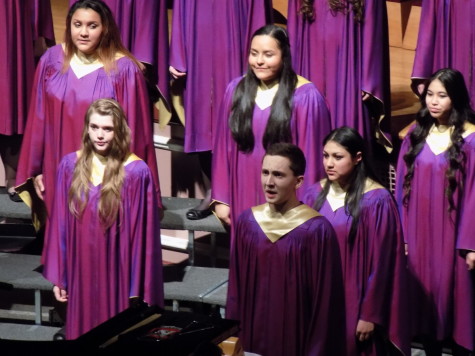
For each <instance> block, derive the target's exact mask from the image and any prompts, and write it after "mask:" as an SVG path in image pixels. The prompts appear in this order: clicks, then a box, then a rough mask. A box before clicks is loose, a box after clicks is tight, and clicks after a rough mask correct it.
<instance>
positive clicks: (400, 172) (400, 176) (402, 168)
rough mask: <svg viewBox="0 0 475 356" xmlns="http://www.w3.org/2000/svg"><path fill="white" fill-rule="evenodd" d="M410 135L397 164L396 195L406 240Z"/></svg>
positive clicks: (403, 145)
mask: <svg viewBox="0 0 475 356" xmlns="http://www.w3.org/2000/svg"><path fill="white" fill-rule="evenodd" d="M409 135H410V132H409V133H408V134H407V136H406V138H405V139H404V140H403V142H402V145H401V149H400V151H399V157H398V161H397V166H396V191H395V197H396V202H397V205H398V209H399V215H400V217H401V223H402V229H403V235H404V241H405V242H407V237H406V234H407V232H406V213H407V209H406V208H405V207H404V204H403V201H404V194H405V193H404V188H403V185H404V177H405V176H406V172H407V168H406V162H404V155H405V154H406V153H407V151H408V149H409V145H410V141H409Z"/></svg>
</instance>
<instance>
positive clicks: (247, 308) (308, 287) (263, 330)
mask: <svg viewBox="0 0 475 356" xmlns="http://www.w3.org/2000/svg"><path fill="white" fill-rule="evenodd" d="M236 236H237V238H236V239H235V240H234V242H233V247H232V249H231V251H232V254H231V256H230V265H229V284H228V294H227V302H226V317H227V318H229V319H234V320H239V321H240V329H241V331H240V333H239V338H240V340H241V342H242V343H243V347H244V350H245V351H250V352H255V353H257V354H259V355H262V356H279V355H282V356H289V355H299V356H306V355H308V356H328V355H332V356H339V355H346V353H345V352H344V331H343V330H344V323H345V321H344V319H345V316H344V313H345V311H344V301H343V284H342V283H343V282H342V276H341V265H340V256H339V251H338V243H337V241H336V238H335V232H334V231H333V228H332V227H331V225H330V223H329V222H328V220H327V219H325V218H324V217H322V216H316V217H313V218H311V219H309V220H307V221H305V222H304V223H302V224H301V225H300V226H297V227H296V228H295V229H293V230H292V231H290V232H288V233H287V234H285V235H284V236H282V237H281V238H280V239H279V240H277V241H276V242H275V243H272V242H271V241H270V240H269V238H268V237H267V236H266V235H265V233H264V232H263V231H262V229H261V227H260V226H259V224H258V222H257V221H256V219H255V217H254V215H253V212H252V210H251V209H248V210H246V211H244V212H243V213H242V215H241V216H240V217H239V221H238V222H237V229H236Z"/></svg>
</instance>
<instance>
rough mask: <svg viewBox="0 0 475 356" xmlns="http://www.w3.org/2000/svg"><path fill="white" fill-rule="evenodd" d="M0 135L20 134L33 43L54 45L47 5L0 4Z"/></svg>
mask: <svg viewBox="0 0 475 356" xmlns="http://www.w3.org/2000/svg"><path fill="white" fill-rule="evenodd" d="M0 26H1V30H0V107H1V108H2V117H1V119H0V134H1V135H14V134H23V131H24V128H25V123H26V118H27V114H28V104H29V99H30V94H31V88H32V80H31V78H32V77H33V76H34V73H35V53H34V49H35V48H34V41H35V40H37V39H38V38H39V37H43V38H45V40H46V43H48V44H54V32H53V17H52V14H51V4H50V2H49V1H42V0H8V1H1V2H0Z"/></svg>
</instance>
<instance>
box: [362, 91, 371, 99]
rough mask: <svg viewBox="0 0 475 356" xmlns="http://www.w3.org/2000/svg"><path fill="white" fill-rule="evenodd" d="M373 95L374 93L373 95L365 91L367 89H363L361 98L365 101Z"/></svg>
mask: <svg viewBox="0 0 475 356" xmlns="http://www.w3.org/2000/svg"><path fill="white" fill-rule="evenodd" d="M371 96H372V95H371V94H370V93H367V92H365V91H363V90H362V91H361V98H362V100H363V101H366V100H368V99H370V98H371Z"/></svg>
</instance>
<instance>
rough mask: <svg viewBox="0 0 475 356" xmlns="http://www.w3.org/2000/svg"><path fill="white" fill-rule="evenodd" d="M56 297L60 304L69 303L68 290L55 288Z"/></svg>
mask: <svg viewBox="0 0 475 356" xmlns="http://www.w3.org/2000/svg"><path fill="white" fill-rule="evenodd" d="M53 293H54V297H55V298H56V300H57V301H58V302H62V303H64V302H67V301H68V292H67V291H66V289H62V288H59V287H58V286H54V287H53Z"/></svg>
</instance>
